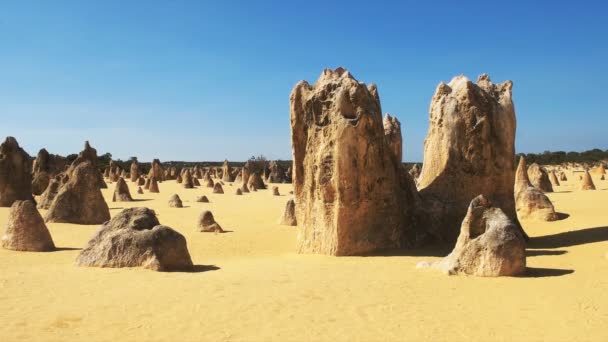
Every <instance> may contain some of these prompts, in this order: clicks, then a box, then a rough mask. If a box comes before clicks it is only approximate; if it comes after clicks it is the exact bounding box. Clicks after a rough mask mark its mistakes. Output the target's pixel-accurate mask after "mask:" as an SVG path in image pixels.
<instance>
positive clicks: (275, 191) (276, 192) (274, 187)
mask: <svg viewBox="0 0 608 342" xmlns="http://www.w3.org/2000/svg"><path fill="white" fill-rule="evenodd" d="M272 194H273V195H274V196H281V194H280V193H279V188H278V187H276V186H273V187H272Z"/></svg>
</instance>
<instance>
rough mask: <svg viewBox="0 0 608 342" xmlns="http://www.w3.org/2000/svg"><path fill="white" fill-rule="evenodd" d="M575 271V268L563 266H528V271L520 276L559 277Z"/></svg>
mask: <svg viewBox="0 0 608 342" xmlns="http://www.w3.org/2000/svg"><path fill="white" fill-rule="evenodd" d="M572 273H574V270H569V269H562V268H542V267H526V272H525V273H524V274H522V275H520V276H518V278H544V277H559V276H564V275H568V274H572Z"/></svg>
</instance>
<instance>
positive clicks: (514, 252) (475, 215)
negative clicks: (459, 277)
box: [418, 195, 526, 277]
mask: <svg viewBox="0 0 608 342" xmlns="http://www.w3.org/2000/svg"><path fill="white" fill-rule="evenodd" d="M418 267H419V268H425V267H434V268H438V269H440V270H442V271H443V272H445V273H446V274H449V275H455V274H467V275H474V276H480V277H500V276H515V275H519V274H522V273H523V272H524V271H525V270H526V244H525V240H524V237H523V236H522V235H521V234H520V232H519V229H518V228H517V226H516V224H514V223H513V222H512V221H511V220H510V219H509V218H508V217H507V215H505V213H504V212H503V211H502V210H501V209H500V208H497V207H493V206H492V205H491V204H490V202H489V201H488V200H487V199H486V198H485V197H483V196H481V195H480V196H478V197H476V198H475V199H473V201H471V205H470V206H469V209H468V211H467V215H466V217H465V218H464V220H463V221H462V226H461V229H460V235H459V236H458V240H457V242H456V246H455V247H454V250H453V251H452V253H450V254H449V255H448V256H447V257H445V258H444V259H443V260H441V261H438V262H435V263H426V262H423V263H419V264H418Z"/></svg>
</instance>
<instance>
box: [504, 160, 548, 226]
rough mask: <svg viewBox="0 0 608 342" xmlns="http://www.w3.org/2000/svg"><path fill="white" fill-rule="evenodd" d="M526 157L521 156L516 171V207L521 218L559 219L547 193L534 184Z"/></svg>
mask: <svg viewBox="0 0 608 342" xmlns="http://www.w3.org/2000/svg"><path fill="white" fill-rule="evenodd" d="M527 169H528V168H527V167H526V159H525V158H524V157H523V156H521V157H520V158H519V165H518V166H517V171H516V173H515V187H514V194H515V209H516V211H517V217H518V218H519V219H522V220H523V219H536V220H540V221H555V220H557V219H558V216H557V213H556V212H555V208H554V207H553V203H551V200H550V199H549V197H547V195H545V194H544V193H543V192H542V191H540V190H539V189H537V188H535V187H533V186H532V184H531V183H530V180H529V179H528V172H527V171H526V170H527Z"/></svg>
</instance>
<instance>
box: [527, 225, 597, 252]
mask: <svg viewBox="0 0 608 342" xmlns="http://www.w3.org/2000/svg"><path fill="white" fill-rule="evenodd" d="M602 241H608V226H606V227H594V228H586V229H580V230H573V231H569V232H563V233H557V234H552V235H545V236H537V237H533V238H531V239H530V243H529V244H528V247H530V248H535V249H543V248H561V247H570V246H578V245H584V244H588V243H595V242H602Z"/></svg>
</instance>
